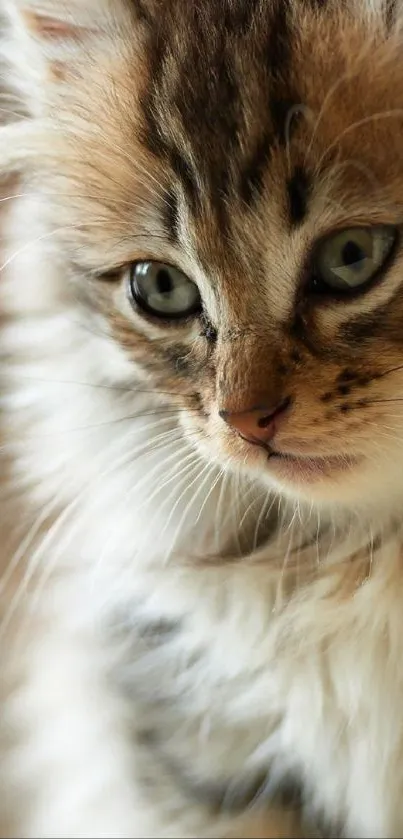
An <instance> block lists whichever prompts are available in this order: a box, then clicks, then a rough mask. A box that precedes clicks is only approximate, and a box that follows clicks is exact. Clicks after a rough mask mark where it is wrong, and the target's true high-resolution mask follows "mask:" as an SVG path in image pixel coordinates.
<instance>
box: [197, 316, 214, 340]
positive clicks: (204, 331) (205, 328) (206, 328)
mask: <svg viewBox="0 0 403 839" xmlns="http://www.w3.org/2000/svg"><path fill="white" fill-rule="evenodd" d="M200 321H201V333H200V334H201V336H202V337H203V338H206V340H207V341H209V342H210V343H213V344H214V343H215V342H216V341H217V337H218V333H217V330H216V328H215V326H213V324H212V323H211V322H210V321H209V319H208V317H206V315H204V314H203V315H202V317H201V319H200Z"/></svg>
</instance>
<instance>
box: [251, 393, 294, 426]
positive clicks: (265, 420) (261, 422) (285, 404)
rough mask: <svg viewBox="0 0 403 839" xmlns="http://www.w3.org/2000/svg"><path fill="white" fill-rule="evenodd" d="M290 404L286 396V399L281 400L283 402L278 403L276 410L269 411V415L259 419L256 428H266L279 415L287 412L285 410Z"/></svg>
mask: <svg viewBox="0 0 403 839" xmlns="http://www.w3.org/2000/svg"><path fill="white" fill-rule="evenodd" d="M290 402H291V399H290V397H289V396H287V397H286V399H283V401H282V402H280V405H278V406H277V408H275V409H274V411H271V413H269V414H266V416H264V417H259V419H258V420H257V423H256V424H257V426H258V428H268V427H269V425H270V424H271V423H272V422H273V420H274V419H275V418H276V417H278V416H279V414H283V413H284V411H286V410H287V408H288V407H289V405H290Z"/></svg>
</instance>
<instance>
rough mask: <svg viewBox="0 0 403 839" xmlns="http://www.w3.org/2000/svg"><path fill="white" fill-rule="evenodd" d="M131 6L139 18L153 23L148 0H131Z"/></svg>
mask: <svg viewBox="0 0 403 839" xmlns="http://www.w3.org/2000/svg"><path fill="white" fill-rule="evenodd" d="M130 8H131V10H132V11H133V12H134V14H135V16H136V18H137V20H140V21H144V22H145V23H147V24H151V23H152V21H153V16H152V12H151V10H150V8H149V6H148V4H147V0H130Z"/></svg>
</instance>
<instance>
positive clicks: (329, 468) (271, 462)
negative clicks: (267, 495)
mask: <svg viewBox="0 0 403 839" xmlns="http://www.w3.org/2000/svg"><path fill="white" fill-rule="evenodd" d="M358 460H359V458H357V457H352V456H351V455H347V454H340V455H330V456H329V457H326V456H319V457H315V456H307V455H306V456H301V455H291V454H283V453H280V452H276V451H270V452H269V454H268V467H269V469H270V471H271V472H272V473H273V474H274V475H276V477H278V478H286V479H287V480H292V481H304V482H313V481H316V480H318V479H321V478H328V477H334V476H335V474H337V473H342V472H347V471H349V470H350V471H351V469H352V468H353V467H354V466H356V465H357V463H358Z"/></svg>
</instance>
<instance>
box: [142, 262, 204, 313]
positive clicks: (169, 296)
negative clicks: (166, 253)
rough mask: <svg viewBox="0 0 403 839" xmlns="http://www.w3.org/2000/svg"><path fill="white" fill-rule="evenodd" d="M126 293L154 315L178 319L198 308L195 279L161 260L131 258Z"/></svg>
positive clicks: (195, 311)
mask: <svg viewBox="0 0 403 839" xmlns="http://www.w3.org/2000/svg"><path fill="white" fill-rule="evenodd" d="M129 285H130V295H131V297H132V299H133V300H134V302H135V303H136V304H137V305H138V306H139V307H140V308H141V309H143V310H144V311H145V312H148V313H149V314H151V315H154V317H157V318H165V319H172V320H178V319H179V318H186V317H189V316H190V315H194V314H196V313H197V312H199V311H200V309H201V299H200V293H199V289H198V288H197V285H196V283H193V282H192V280H189V278H188V277H186V275H185V274H183V273H182V271H179V270H178V268H174V267H173V266H172V265H165V263H163V262H134V263H133V265H132V266H131V268H130V282H129Z"/></svg>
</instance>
